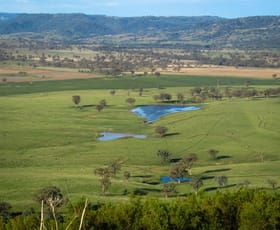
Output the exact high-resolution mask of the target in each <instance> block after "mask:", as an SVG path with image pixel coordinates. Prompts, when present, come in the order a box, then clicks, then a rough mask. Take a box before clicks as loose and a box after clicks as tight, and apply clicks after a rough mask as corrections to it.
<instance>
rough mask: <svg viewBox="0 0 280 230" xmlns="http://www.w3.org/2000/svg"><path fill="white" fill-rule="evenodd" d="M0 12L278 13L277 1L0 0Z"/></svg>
mask: <svg viewBox="0 0 280 230" xmlns="http://www.w3.org/2000/svg"><path fill="white" fill-rule="evenodd" d="M0 12H16V13H85V14H103V15H108V16H147V15H153V16H200V15H210V16H220V17H226V18H236V17H246V16H255V15H280V0H78V1H77V0H76V1H74V0H0Z"/></svg>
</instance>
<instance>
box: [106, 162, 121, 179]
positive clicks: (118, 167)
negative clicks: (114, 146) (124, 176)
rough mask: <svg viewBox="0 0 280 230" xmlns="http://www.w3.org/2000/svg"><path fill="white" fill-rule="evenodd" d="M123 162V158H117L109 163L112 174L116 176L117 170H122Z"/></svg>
mask: <svg viewBox="0 0 280 230" xmlns="http://www.w3.org/2000/svg"><path fill="white" fill-rule="evenodd" d="M123 163H124V161H123V160H115V161H113V162H112V163H110V164H109V165H108V167H109V170H110V171H111V175H112V176H116V174H117V172H119V171H120V170H121V168H122V164H123Z"/></svg>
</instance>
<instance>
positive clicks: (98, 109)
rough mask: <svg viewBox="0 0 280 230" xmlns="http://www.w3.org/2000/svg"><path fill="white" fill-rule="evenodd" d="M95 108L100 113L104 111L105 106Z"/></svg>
mask: <svg viewBox="0 0 280 230" xmlns="http://www.w3.org/2000/svg"><path fill="white" fill-rule="evenodd" d="M95 108H96V110H97V111H98V112H100V111H101V110H103V109H104V106H103V105H96V106H95Z"/></svg>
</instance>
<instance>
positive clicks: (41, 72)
mask: <svg viewBox="0 0 280 230" xmlns="http://www.w3.org/2000/svg"><path fill="white" fill-rule="evenodd" d="M19 72H26V73H27V74H28V75H33V76H32V77H30V76H28V75H27V76H13V77H11V76H9V74H17V73H19ZM160 72H161V73H162V74H178V75H194V76H201V75H203V76H217V77H219V76H220V77H222V76H229V77H246V78H259V79H272V75H273V74H277V76H278V78H279V77H280V68H249V67H240V68H237V67H233V66H208V65H204V66H201V67H191V68H181V70H180V71H179V72H178V71H174V70H172V69H171V68H170V69H167V70H162V71H160ZM5 74H7V76H5ZM0 75H1V76H0V80H1V79H4V78H5V79H6V81H7V82H32V81H47V80H69V79H88V78H96V77H102V75H98V74H95V73H80V72H78V70H75V69H73V70H68V71H66V70H64V69H59V68H57V69H52V70H47V69H40V68H28V67H24V68H23V67H9V68H8V67H5V68H1V69H0ZM1 82H2V80H1V81H0V83H1Z"/></svg>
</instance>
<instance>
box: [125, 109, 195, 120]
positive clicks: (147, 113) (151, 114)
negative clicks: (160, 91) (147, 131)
mask: <svg viewBox="0 0 280 230" xmlns="http://www.w3.org/2000/svg"><path fill="white" fill-rule="evenodd" d="M198 109H200V106H183V105H142V106H138V107H136V108H134V109H132V110H131V112H133V113H134V114H136V115H137V116H139V117H142V118H145V119H146V122H147V123H152V122H154V121H157V120H159V119H160V118H161V117H162V116H165V115H167V114H170V113H178V112H184V111H192V110H198Z"/></svg>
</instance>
